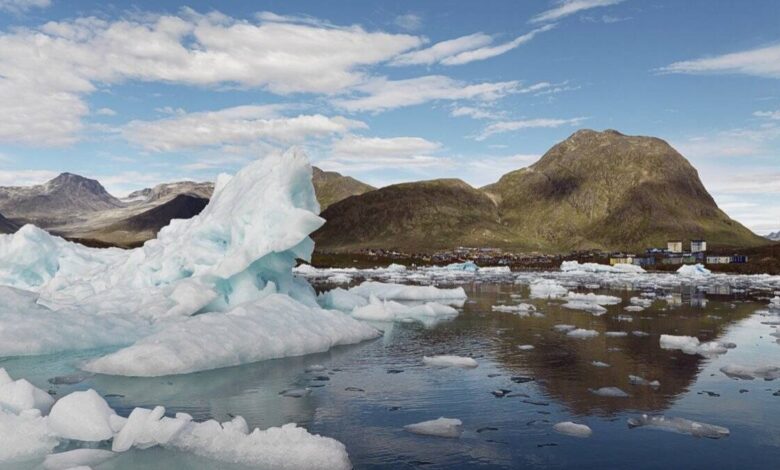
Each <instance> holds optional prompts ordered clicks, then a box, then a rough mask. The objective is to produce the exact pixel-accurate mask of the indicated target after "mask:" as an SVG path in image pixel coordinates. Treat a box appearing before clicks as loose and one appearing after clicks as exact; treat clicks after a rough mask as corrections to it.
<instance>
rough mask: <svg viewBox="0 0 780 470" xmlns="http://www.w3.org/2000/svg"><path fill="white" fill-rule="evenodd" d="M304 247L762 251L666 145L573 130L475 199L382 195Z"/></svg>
mask: <svg viewBox="0 0 780 470" xmlns="http://www.w3.org/2000/svg"><path fill="white" fill-rule="evenodd" d="M322 216H323V217H324V218H325V219H326V220H327V221H328V222H327V224H326V225H325V226H324V227H323V228H321V229H320V230H319V231H318V232H316V233H315V234H314V235H313V237H314V240H315V241H316V242H317V247H318V249H320V250H323V251H334V252H349V251H355V250H359V249H363V248H394V249H400V250H404V251H407V252H426V251H434V250H441V249H448V248H452V247H455V246H459V245H462V246H477V247H479V246H482V247H484V246H490V247H498V248H506V249H513V250H517V251H542V252H562V251H569V250H585V249H603V250H635V251H639V250H643V249H644V248H646V247H650V246H665V245H666V242H667V241H668V240H674V239H681V240H688V239H694V238H703V239H706V240H707V241H708V242H709V243H710V246H711V247H712V246H719V247H749V246H758V245H761V244H765V243H766V241H765V240H764V239H762V238H761V237H759V236H757V235H755V234H754V233H752V232H751V231H750V230H748V229H747V228H745V227H744V226H742V225H741V224H739V223H738V222H736V221H734V220H732V219H730V218H729V217H728V216H727V215H726V214H725V213H724V212H723V211H721V210H720V209H719V208H718V206H717V205H716V204H715V201H714V200H713V199H712V197H711V196H710V195H709V193H708V192H707V190H706V189H705V188H704V186H703V185H702V183H701V181H700V180H699V176H698V173H697V172H696V170H695V169H694V168H693V166H691V164H690V163H689V162H688V161H687V160H686V159H685V158H684V157H683V156H682V155H680V154H679V153H678V152H677V151H675V150H674V149H673V148H672V147H671V146H670V145H669V144H667V143H666V142H664V141H663V140H661V139H657V138H653V137H636V136H626V135H623V134H621V133H619V132H617V131H613V130H607V131H604V132H596V131H592V130H581V131H578V132H576V133H574V134H573V135H572V136H570V137H569V138H568V139H566V140H565V141H563V142H561V143H559V144H557V145H555V146H554V147H553V148H551V149H550V150H549V151H548V152H547V153H546V154H545V155H544V156H543V157H542V158H541V159H540V160H539V161H538V162H536V163H535V164H533V165H531V166H530V167H528V168H523V169H521V170H517V171H513V172H511V173H508V174H506V175H504V176H503V177H501V179H500V180H499V181H498V182H496V183H494V184H491V185H489V186H486V187H484V188H481V189H476V188H473V187H471V186H469V185H468V184H466V183H465V182H463V181H460V180H435V181H423V182H417V183H405V184H399V185H393V186H387V187H384V188H381V189H378V190H376V191H371V192H368V193H365V194H363V195H360V196H355V197H350V198H347V199H344V200H343V201H341V202H338V203H335V204H333V205H331V206H329V207H328V208H327V209H326V210H325V211H324V212H323V214H322Z"/></svg>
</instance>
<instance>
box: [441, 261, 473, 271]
mask: <svg viewBox="0 0 780 470" xmlns="http://www.w3.org/2000/svg"><path fill="white" fill-rule="evenodd" d="M445 268H446V269H447V270H448V271H466V272H470V273H475V272H477V271H478V270H479V266H477V265H476V264H475V263H474V262H473V261H466V262H465V263H452V264H448V265H447V266H445Z"/></svg>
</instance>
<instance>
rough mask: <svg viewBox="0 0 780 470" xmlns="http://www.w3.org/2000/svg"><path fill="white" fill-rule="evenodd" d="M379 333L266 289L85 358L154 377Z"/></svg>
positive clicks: (92, 367) (100, 369)
mask: <svg viewBox="0 0 780 470" xmlns="http://www.w3.org/2000/svg"><path fill="white" fill-rule="evenodd" d="M378 335H379V332H378V331H377V330H375V329H374V328H372V327H370V326H368V325H366V324H364V323H362V322H358V321H356V320H354V319H352V318H350V317H349V316H347V315H345V314H343V313H340V312H336V311H334V310H322V309H320V308H313V307H309V306H307V305H304V304H302V303H300V302H298V301H296V300H294V299H292V298H291V297H289V296H287V295H282V294H271V295H268V296H266V297H265V298H262V299H260V300H257V301H254V302H251V303H247V304H244V305H241V306H238V307H236V308H234V309H232V310H230V311H228V312H224V313H206V314H202V315H196V316H194V317H190V318H187V319H186V320H183V321H176V322H171V323H169V324H167V325H166V326H165V327H164V328H162V329H161V330H160V331H159V332H158V333H155V334H153V335H150V336H148V337H146V338H144V339H142V340H140V341H138V342H137V343H135V344H134V345H132V346H129V347H127V348H124V349H120V350H119V351H117V352H114V353H111V354H109V355H107V356H104V357H101V358H98V359H96V360H93V361H91V362H89V363H87V364H86V365H85V366H84V368H85V370H88V371H91V372H97V373H102V374H110V375H127V376H142V377H155V376H162V375H171V374H185V373H189V372H195V371H201V370H208V369H216V368H220V367H228V366H235V365H239V364H245V363H249V362H256V361H262V360H266V359H274V358H280V357H288V356H301V355H304V354H311V353H315V352H323V351H327V350H328V349H330V348H331V347H333V346H337V345H340V344H351V343H357V342H360V341H363V340H366V339H370V338H375V337H377V336H378Z"/></svg>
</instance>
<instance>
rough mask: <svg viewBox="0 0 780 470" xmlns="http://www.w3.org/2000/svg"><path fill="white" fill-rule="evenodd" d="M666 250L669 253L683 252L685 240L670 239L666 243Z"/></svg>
mask: <svg viewBox="0 0 780 470" xmlns="http://www.w3.org/2000/svg"><path fill="white" fill-rule="evenodd" d="M666 251H668V252H669V253H682V251H683V242H681V241H670V242H668V243H667V244H666Z"/></svg>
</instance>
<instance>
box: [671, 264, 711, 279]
mask: <svg viewBox="0 0 780 470" xmlns="http://www.w3.org/2000/svg"><path fill="white" fill-rule="evenodd" d="M677 274H679V275H680V276H685V277H704V276H709V275H710V274H712V271H710V270H709V269H707V268H705V267H704V266H703V265H701V264H686V265H684V266H680V269H678V270H677Z"/></svg>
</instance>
